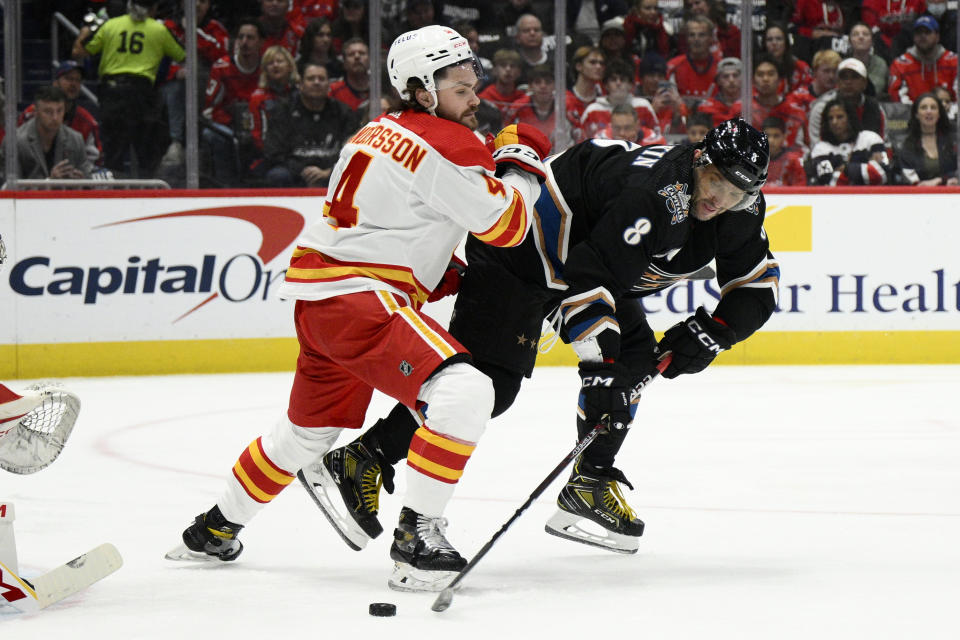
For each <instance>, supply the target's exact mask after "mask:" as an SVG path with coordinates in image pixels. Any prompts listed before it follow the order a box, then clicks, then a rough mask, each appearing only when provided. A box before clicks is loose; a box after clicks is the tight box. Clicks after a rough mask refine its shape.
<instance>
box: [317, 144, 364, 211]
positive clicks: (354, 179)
mask: <svg viewBox="0 0 960 640" xmlns="http://www.w3.org/2000/svg"><path fill="white" fill-rule="evenodd" d="M371 160H373V156H371V155H368V154H366V153H364V152H362V151H357V152H356V153H355V154H353V155H352V156H351V157H350V162H348V163H347V166H346V168H345V169H344V170H343V173H341V174H340V180H339V181H337V186H336V188H335V189H334V191H333V197H332V198H331V199H330V200H329V201H328V202H324V203H323V216H324V217H325V218H326V219H327V223H328V224H329V225H330V226H331V227H333V228H334V229H340V228H349V227H355V226H357V217H358V214H359V210H358V209H357V208H356V207H355V206H354V205H353V196H354V195H355V194H356V192H357V188H358V187H359V186H360V181H361V180H363V174H365V173H366V172H367V167H368V166H369V165H370V161H371Z"/></svg>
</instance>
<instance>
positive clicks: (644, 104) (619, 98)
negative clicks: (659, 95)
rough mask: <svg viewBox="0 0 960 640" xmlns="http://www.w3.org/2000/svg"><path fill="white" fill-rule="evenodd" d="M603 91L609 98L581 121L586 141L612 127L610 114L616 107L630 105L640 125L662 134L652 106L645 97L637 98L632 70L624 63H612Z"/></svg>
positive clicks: (595, 103)
mask: <svg viewBox="0 0 960 640" xmlns="http://www.w3.org/2000/svg"><path fill="white" fill-rule="evenodd" d="M603 88H604V89H605V90H606V93H607V95H605V96H601V97H599V98H597V99H596V100H594V101H593V103H591V104H590V106H588V107H587V108H586V110H585V111H584V112H583V115H582V116H581V118H580V128H581V129H582V130H583V137H584V138H594V137H597V135H598V133H599V132H600V131H601V130H603V129H605V128H606V127H607V126H608V125H609V124H610V114H611V112H612V111H613V108H614V107H616V106H617V105H621V104H627V105H630V106H631V107H632V108H633V109H634V110H635V111H636V112H637V119H638V120H639V122H640V125H641V126H644V127H647V128H648V129H652V130H654V131H656V132H657V133H658V134H659V133H660V125H659V123H658V121H657V114H656V113H654V111H653V106H652V105H651V104H650V103H649V102H648V101H647V99H646V98H641V97H639V96H636V95H634V91H635V90H636V87H635V85H634V83H633V68H632V67H631V66H630V65H629V64H627V63H626V62H624V61H623V60H613V61H611V62H610V63H609V64H608V65H607V67H606V70H605V71H604V72H603Z"/></svg>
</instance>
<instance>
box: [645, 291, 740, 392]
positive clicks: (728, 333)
mask: <svg viewBox="0 0 960 640" xmlns="http://www.w3.org/2000/svg"><path fill="white" fill-rule="evenodd" d="M736 341H737V334H736V333H734V331H733V329H731V328H730V327H728V326H727V325H725V324H722V323H720V322H717V321H716V320H714V319H713V318H711V317H710V314H709V313H707V311H706V309H704V308H703V307H700V308H699V309H697V312H696V313H695V314H694V315H692V316H690V317H689V318H687V319H686V320H684V321H683V322H678V323H677V324H675V325H673V326H672V327H670V328H669V329H667V331H666V333H665V334H664V335H663V340H661V341H660V343H659V344H658V345H657V351H658V355H659V358H660V359H661V360H662V359H663V358H664V357H666V356H667V354H669V353H672V354H673V361H672V362H671V363H670V366H668V367H667V368H666V369H665V370H664V371H663V377H664V378H668V379H672V378H676V377H677V376H679V375H680V374H683V373H700V372H701V371H703V370H704V369H706V368H707V366H708V365H709V364H710V363H711V362H713V359H714V358H716V357H717V354H719V353H720V352H721V351H726V350H727V349H729V348H730V347H732V346H733V343H734V342H736Z"/></svg>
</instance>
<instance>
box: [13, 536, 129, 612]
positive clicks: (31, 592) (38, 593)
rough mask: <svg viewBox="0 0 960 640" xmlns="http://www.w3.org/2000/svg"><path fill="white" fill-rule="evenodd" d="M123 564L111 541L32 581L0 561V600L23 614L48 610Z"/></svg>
mask: <svg viewBox="0 0 960 640" xmlns="http://www.w3.org/2000/svg"><path fill="white" fill-rule="evenodd" d="M122 565H123V558H121V557H120V552H119V551H117V548H116V547H115V546H113V545H112V544H110V543H109V542H107V543H104V544H102V545H100V546H99V547H96V548H95V549H91V550H90V551H88V552H86V553H85V554H83V555H82V556H79V557H77V558H74V559H73V560H71V561H70V562H67V563H66V564H63V565H60V566H59V567H57V568H56V569H53V570H52V571H48V572H47V573H45V574H43V575H42V576H37V577H36V578H31V579H30V580H25V579H23V578H21V577H20V576H18V575H17V574H15V573H14V572H13V571H11V570H10V569H9V568H8V567H7V566H6V565H4V564H3V563H2V562H0V589H2V591H0V601H4V602H6V603H7V604H10V605H11V606H13V607H16V608H17V609H19V610H20V611H22V612H29V611H37V610H39V609H46V608H47V607H49V606H50V605H51V604H55V603H57V602H60V601H61V600H63V599H64V598H68V597H70V596H72V595H73V594H75V593H77V592H78V591H81V590H83V589H86V588H87V587H89V586H90V585H92V584H93V583H94V582H97V581H98V580H102V579H103V578H106V577H107V576H108V575H110V574H111V573H113V572H114V571H116V570H117V569H119V568H120V567H121V566H122Z"/></svg>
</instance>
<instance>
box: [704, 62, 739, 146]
mask: <svg viewBox="0 0 960 640" xmlns="http://www.w3.org/2000/svg"><path fill="white" fill-rule="evenodd" d="M716 84H717V95H716V96H715V97H713V98H707V99H705V100H704V101H703V102H701V103H700V104H699V105H697V113H706V114H708V115H709V116H710V118H711V119H712V122H713V124H712V125H711V127H710V128H711V129H712V128H713V127H718V126H720V123H721V122H726V121H727V120H729V119H731V118H733V117H736V116H738V115H740V112H741V111H742V107H743V105H741V103H740V102H741V100H740V98H741V96H740V94H741V91H742V89H743V63H742V62H740V59H739V58H724V59H723V60H721V61H720V62H719V63H718V64H717V80H716Z"/></svg>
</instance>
